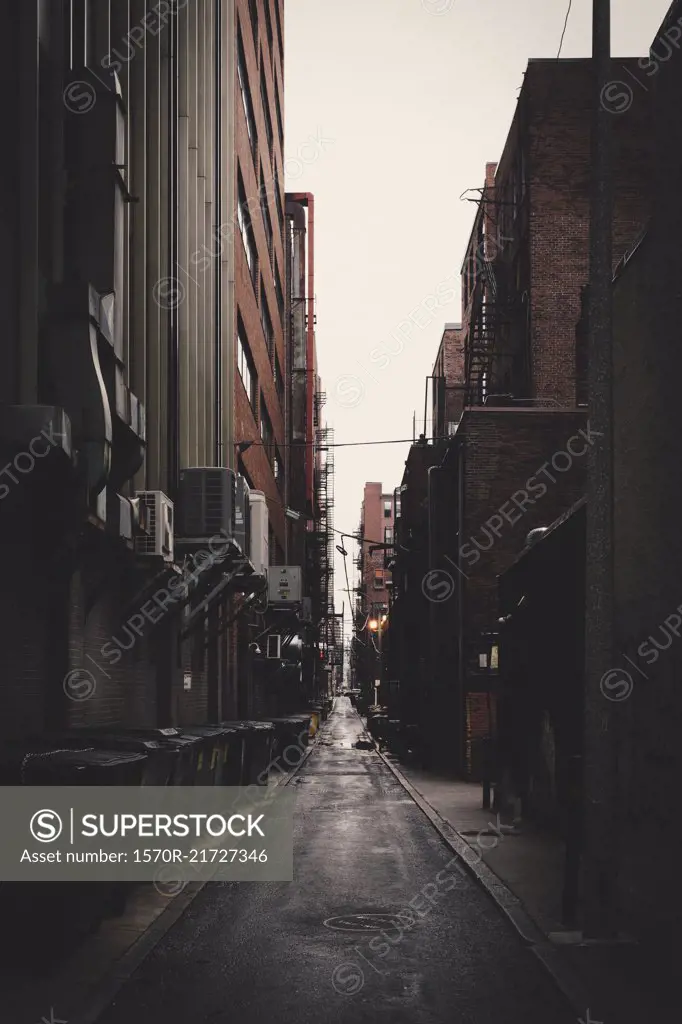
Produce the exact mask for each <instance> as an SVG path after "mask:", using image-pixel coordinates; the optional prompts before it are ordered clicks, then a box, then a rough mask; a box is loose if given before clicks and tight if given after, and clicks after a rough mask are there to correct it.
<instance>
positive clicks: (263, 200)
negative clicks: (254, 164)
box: [260, 164, 274, 260]
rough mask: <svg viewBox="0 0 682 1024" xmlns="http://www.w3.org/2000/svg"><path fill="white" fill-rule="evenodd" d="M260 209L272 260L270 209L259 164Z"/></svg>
mask: <svg viewBox="0 0 682 1024" xmlns="http://www.w3.org/2000/svg"><path fill="white" fill-rule="evenodd" d="M260 180H261V186H260V211H261V214H262V216H263V227H264V228H265V240H266V242H267V243H268V252H269V253H270V259H271V260H272V256H273V252H274V245H273V234H272V219H271V217H270V210H269V209H268V193H267V189H266V188H265V177H264V175H263V165H262V164H261V169H260Z"/></svg>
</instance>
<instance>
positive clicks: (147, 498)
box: [135, 491, 173, 562]
mask: <svg viewBox="0 0 682 1024" xmlns="http://www.w3.org/2000/svg"><path fill="white" fill-rule="evenodd" d="M135 497H136V498H139V499H140V504H141V505H143V506H144V507H145V509H146V512H147V523H148V532H147V533H146V534H144V535H143V536H138V537H136V538H135V550H136V551H137V553H138V554H139V555H146V556H148V557H151V556H153V557H156V558H163V560H164V561H165V562H172V561H173V502H172V501H171V500H170V498H169V497H168V496H167V495H165V494H164V493H163V491H138V492H137V494H136V495H135Z"/></svg>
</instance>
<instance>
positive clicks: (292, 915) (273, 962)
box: [99, 697, 575, 1024]
mask: <svg viewBox="0 0 682 1024" xmlns="http://www.w3.org/2000/svg"><path fill="white" fill-rule="evenodd" d="M363 738H366V734H365V731H364V728H363V725H362V722H361V720H360V718H359V716H358V714H357V712H356V711H355V710H354V709H353V708H352V707H351V704H350V702H349V700H348V698H346V697H339V698H338V699H337V701H336V706H335V710H334V712H333V713H332V714H331V716H330V717H329V719H328V721H327V724H326V727H325V730H324V732H323V734H322V736H321V738H320V741H319V744H318V745H317V746H316V748H315V749H314V750H313V752H312V754H311V756H310V757H309V758H308V760H307V761H306V763H305V764H304V765H303V767H302V768H301V770H300V772H299V773H298V774H297V775H296V776H294V778H293V780H292V783H291V784H292V785H295V786H296V788H297V790H298V801H297V815H296V821H297V826H296V848H295V877H294V882H293V884H291V883H280V884H248V883H242V884H230V883H226V884H216V885H207V886H205V887H204V889H203V890H202V891H201V892H200V893H199V895H198V896H197V897H196V898H195V899H194V901H193V902H192V904H191V905H190V907H189V908H188V910H187V912H186V913H185V915H184V916H183V917H182V918H181V919H180V920H179V921H178V922H177V924H176V925H175V927H174V928H173V929H171V930H170V931H169V932H168V933H167V935H166V936H165V938H164V939H163V941H162V942H161V943H160V944H159V945H158V946H157V947H156V948H155V949H154V951H153V952H152V953H151V955H150V956H149V957H148V958H147V959H146V960H145V961H144V962H143V963H142V964H141V966H140V967H139V968H138V970H137V971H136V973H135V974H134V975H133V976H132V977H131V978H130V979H129V981H128V982H127V983H126V984H125V986H124V987H123V988H122V989H121V990H120V992H119V993H118V995H117V996H116V998H115V1000H114V1002H113V1004H112V1006H111V1008H110V1009H109V1010H108V1011H107V1012H105V1013H104V1015H103V1016H102V1017H101V1018H100V1021H99V1024H143V1022H145V1024H150V1022H154V1024H156V1022H157V1021H159V1022H160V1021H163V1022H164V1024H187V1021H191V1022H192V1024H208V1022H211V1021H214V1020H218V1019H220V1020H235V1021H249V1022H250V1024H266V1022H268V1024H269V1022H271V1021H272V1020H273V1019H276V1020H278V1021H290V1020H291V1021H292V1020H295V1021H297V1022H300V1024H307V1022H313V1021H315V1022H324V1021H335V1022H345V1021H349V1022H350V1021H353V1022H355V1024H362V1022H364V1021H367V1022H369V1021H375V1020H382V1021H384V1020H385V1021H392V1022H396V1024H398V1022H408V1021H409V1022H410V1024H426V1022H436V1021H438V1022H442V1021H446V1020H447V1021H453V1022H455V1021H457V1022H458V1024H459V1022H462V1024H464V1022H472V1024H473V1022H475V1024H488V1022H493V1021H494V1022H495V1024H507V1022H509V1024H511V1022H512V1021H520V1020H523V1021H525V1022H527V1024H535V1022H538V1024H540V1022H541V1021H542V1022H546V1021H552V1022H557V1024H561V1022H563V1021H566V1022H568V1021H569V1020H574V1019H575V1018H574V1017H573V1016H572V1015H571V1014H570V1012H569V1010H568V1008H567V1007H566V1006H564V1004H563V1002H562V999H561V997H560V995H559V994H558V993H557V992H556V991H555V990H554V988H553V987H552V985H551V983H550V981H549V980H548V979H547V977H546V976H545V975H544V974H543V973H542V970H541V967H540V965H539V963H538V962H537V961H536V960H535V959H534V957H533V955H532V953H531V952H530V951H529V950H528V949H526V948H524V947H523V946H522V944H521V942H520V940H518V939H517V938H516V936H515V935H514V933H513V931H512V930H511V929H510V927H509V925H508V924H507V923H506V922H505V921H504V920H503V918H502V916H501V915H500V913H499V912H498V910H497V909H496V908H495V907H494V906H493V905H492V903H490V901H489V900H488V899H487V897H486V896H485V895H484V894H483V893H482V892H481V891H480V890H479V889H478V888H477V887H476V885H475V883H474V882H473V881H472V880H470V879H469V878H468V877H466V875H464V874H462V873H460V871H458V870H457V868H456V864H455V858H454V857H453V855H452V853H451V851H450V850H448V848H447V847H446V845H445V844H444V842H443V841H442V839H441V838H440V836H439V835H438V834H437V833H436V831H435V830H434V829H433V826H432V825H431V824H430V822H429V821H428V820H427V819H426V818H425V817H424V815H423V814H422V812H421V810H420V809H419V808H418V807H417V806H416V804H415V803H414V802H413V801H412V799H410V798H409V796H408V795H407V793H406V792H405V791H404V790H403V788H402V786H401V785H400V784H399V782H398V781H397V780H396V779H395V778H394V776H393V774H392V773H391V771H390V769H389V768H388V767H387V766H386V765H385V764H384V762H383V761H382V759H381V757H380V756H379V754H378V753H377V752H376V751H375V750H369V749H357V748H356V747H355V743H356V742H357V741H358V740H362V739H363ZM410 903H411V904H412V907H413V908H414V909H413V911H412V913H410V911H409V907H410ZM401 912H402V914H403V917H402V918H399V916H398V915H399V914H401ZM410 922H414V923H413V924H411V923H410ZM275 1007H276V1008H277V1009H276V1013H275V1014H273V1008H275Z"/></svg>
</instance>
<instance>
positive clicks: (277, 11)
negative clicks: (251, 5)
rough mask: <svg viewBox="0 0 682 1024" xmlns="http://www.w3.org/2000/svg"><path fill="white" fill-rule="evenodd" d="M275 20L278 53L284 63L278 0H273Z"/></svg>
mask: <svg viewBox="0 0 682 1024" xmlns="http://www.w3.org/2000/svg"><path fill="white" fill-rule="evenodd" d="M275 21H276V22H277V43H278V45H279V55H280V58H281V60H282V63H284V42H283V39H282V19H281V18H280V16H279V0H275Z"/></svg>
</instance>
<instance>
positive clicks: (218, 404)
mask: <svg viewBox="0 0 682 1024" xmlns="http://www.w3.org/2000/svg"><path fill="white" fill-rule="evenodd" d="M221 43H222V0H215V24H214V45H215V101H214V131H215V139H214V169H213V180H214V197H215V225H216V241H217V238H218V236H219V234H221V228H220V226H221V224H222V219H223V218H222V187H221V185H222V179H221V176H222V169H223V152H222V150H223V135H222V120H221V113H222V103H221V98H222V89H221ZM213 270H214V274H215V283H214V288H213V292H214V307H215V308H214V331H215V335H214V345H215V350H214V376H215V410H214V428H213V429H214V433H215V464H216V466H223V465H224V464H225V458H224V440H223V350H222V344H223V330H222V298H223V296H222V259H221V253H220V250H219V251H218V254H217V255H216V256H215V257H214V265H213Z"/></svg>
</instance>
